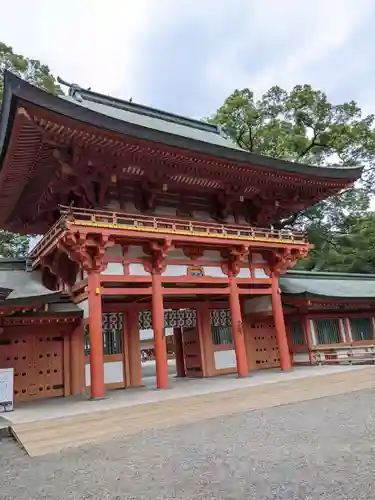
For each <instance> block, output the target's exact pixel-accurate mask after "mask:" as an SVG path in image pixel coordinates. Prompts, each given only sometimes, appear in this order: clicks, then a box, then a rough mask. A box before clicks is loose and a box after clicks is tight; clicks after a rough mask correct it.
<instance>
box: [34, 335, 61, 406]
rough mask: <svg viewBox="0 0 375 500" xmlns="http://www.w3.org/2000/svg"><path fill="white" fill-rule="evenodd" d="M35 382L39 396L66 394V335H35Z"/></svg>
mask: <svg viewBox="0 0 375 500" xmlns="http://www.w3.org/2000/svg"><path fill="white" fill-rule="evenodd" d="M34 338H35V344H34V351H35V375H36V376H35V383H36V385H37V390H38V393H39V397H45V398H46V397H56V396H63V395H64V363H63V360H64V337H62V336H57V335H51V334H39V335H35V337H34Z"/></svg>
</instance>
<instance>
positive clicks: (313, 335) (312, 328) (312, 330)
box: [309, 319, 318, 345]
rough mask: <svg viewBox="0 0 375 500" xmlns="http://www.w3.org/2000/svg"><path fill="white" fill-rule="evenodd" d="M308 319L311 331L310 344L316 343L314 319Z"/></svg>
mask: <svg viewBox="0 0 375 500" xmlns="http://www.w3.org/2000/svg"><path fill="white" fill-rule="evenodd" d="M309 321H310V331H311V343H312V345H316V344H317V342H318V340H317V336H316V331H315V325H314V320H312V319H309Z"/></svg>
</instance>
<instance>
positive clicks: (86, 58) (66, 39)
mask: <svg viewBox="0 0 375 500" xmlns="http://www.w3.org/2000/svg"><path fill="white" fill-rule="evenodd" d="M149 3H150V2H149V0H137V1H122V0H107V1H106V2H103V1H102V0H79V1H77V0H65V1H64V2H62V3H60V2H55V1H50V0H33V1H30V2H29V1H26V0H23V1H21V0H18V2H17V1H13V2H4V4H3V5H2V16H1V17H2V26H1V41H2V42H4V43H7V44H8V45H12V46H13V48H14V50H15V51H17V52H20V53H22V54H24V55H27V56H29V57H32V58H35V59H40V60H41V61H42V62H44V63H46V64H48V65H49V66H50V68H51V70H52V72H53V73H54V74H55V75H59V76H61V77H62V78H64V79H66V80H72V81H74V82H75V83H78V84H80V85H82V86H87V87H89V86H90V87H92V89H93V90H94V89H95V90H96V91H98V92H103V93H108V94H110V93H115V92H116V93H119V92H120V93H123V94H124V96H125V97H128V94H129V93H131V92H133V91H134V90H135V89H136V78H135V75H134V72H133V71H132V67H133V64H134V59H135V58H137V57H140V54H139V53H138V51H137V45H138V42H139V40H140V39H141V38H142V37H143V36H145V34H146V32H147V28H148V23H149V21H150V18H149V16H148V6H149Z"/></svg>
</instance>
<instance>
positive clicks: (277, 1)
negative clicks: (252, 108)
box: [0, 0, 375, 118]
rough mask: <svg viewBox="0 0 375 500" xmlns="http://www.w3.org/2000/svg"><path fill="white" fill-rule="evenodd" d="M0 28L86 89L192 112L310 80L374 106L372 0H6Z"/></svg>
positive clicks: (336, 95) (8, 39) (336, 96)
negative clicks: (233, 96) (243, 92)
mask: <svg viewBox="0 0 375 500" xmlns="http://www.w3.org/2000/svg"><path fill="white" fill-rule="evenodd" d="M1 17H2V20H1V34H0V40H1V41H2V42H4V43H7V44H8V45H12V46H13V48H14V50H15V51H17V52H20V53H23V54H24V55H27V56H29V57H33V58H37V59H40V60H41V61H43V62H45V63H47V64H48V65H49V66H50V68H51V70H52V72H53V73H54V74H55V75H59V76H61V77H63V78H64V79H65V80H68V81H74V82H75V83H78V84H80V85H82V86H87V87H89V86H90V87H91V88H92V90H95V91H98V92H103V93H106V94H112V95H115V96H118V97H124V98H129V97H132V98H133V100H134V101H136V102H141V103H143V104H147V105H151V106H154V107H159V108H163V109H166V110H169V111H173V112H176V113H180V114H185V115H188V116H193V117H197V118H201V117H204V116H207V115H208V114H210V113H212V112H213V111H214V110H215V109H216V108H217V107H218V106H220V105H221V103H222V102H223V101H224V99H225V98H226V97H227V96H228V95H229V94H230V93H231V92H232V91H233V90H234V89H235V88H244V87H250V88H252V89H253V90H254V91H255V92H257V93H259V92H262V91H264V90H266V89H267V88H268V87H270V86H271V85H275V84H278V85H280V86H284V87H291V86H293V85H295V84H299V83H301V84H303V83H311V84H313V85H314V86H316V87H319V88H321V89H322V90H325V91H326V92H328V94H329V96H330V98H331V100H332V101H335V102H338V101H343V100H347V99H355V100H357V101H358V102H359V104H360V105H361V106H362V108H363V109H364V111H366V112H367V113H370V112H375V97H374V84H375V64H374V61H375V43H374V42H375V33H374V28H375V26H374V19H375V0H314V1H313V2H311V1H310V2H307V1H302V0H282V1H281V0H262V1H261V0H257V1H256V0H106V1H105V2H104V1H103V0H65V1H64V2H56V1H52V0H32V1H30V0H13V1H11V2H5V1H4V2H2V6H1Z"/></svg>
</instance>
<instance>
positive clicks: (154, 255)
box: [143, 238, 174, 274]
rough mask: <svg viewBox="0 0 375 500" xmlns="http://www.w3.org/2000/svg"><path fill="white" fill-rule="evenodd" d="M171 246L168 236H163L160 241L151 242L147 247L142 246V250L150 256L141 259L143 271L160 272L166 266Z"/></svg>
mask: <svg viewBox="0 0 375 500" xmlns="http://www.w3.org/2000/svg"><path fill="white" fill-rule="evenodd" d="M173 248H174V245H173V243H172V240H171V239H170V238H165V239H164V240H163V241H162V242H161V243H160V242H157V241H153V242H151V243H150V245H149V246H148V247H147V248H144V252H145V253H147V254H148V255H149V256H150V258H145V259H144V260H143V265H144V268H145V271H147V272H149V273H152V274H154V273H155V274H160V273H162V272H163V271H164V269H165V268H166V259H167V255H168V252H169V251H171V250H173Z"/></svg>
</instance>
